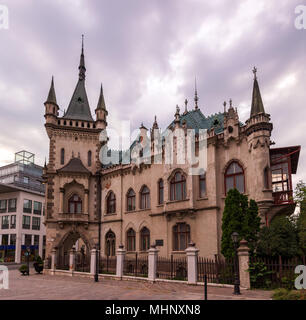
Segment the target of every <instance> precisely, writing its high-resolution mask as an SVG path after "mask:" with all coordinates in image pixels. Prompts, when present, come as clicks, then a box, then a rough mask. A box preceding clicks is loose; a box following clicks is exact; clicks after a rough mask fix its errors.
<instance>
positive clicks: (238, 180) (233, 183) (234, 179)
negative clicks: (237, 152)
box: [224, 161, 245, 193]
mask: <svg viewBox="0 0 306 320" xmlns="http://www.w3.org/2000/svg"><path fill="white" fill-rule="evenodd" d="M224 179H225V192H226V193H227V192H228V191H229V190H230V189H234V188H236V189H237V190H238V191H239V192H241V193H244V192H245V186H244V172H243V169H242V167H241V165H240V164H239V163H238V162H236V161H234V162H232V163H231V164H230V165H229V167H228V168H227V169H226V172H225V176H224Z"/></svg>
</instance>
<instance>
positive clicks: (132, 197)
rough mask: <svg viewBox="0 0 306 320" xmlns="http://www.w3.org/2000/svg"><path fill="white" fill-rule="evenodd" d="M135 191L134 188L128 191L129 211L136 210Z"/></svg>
mask: <svg viewBox="0 0 306 320" xmlns="http://www.w3.org/2000/svg"><path fill="white" fill-rule="evenodd" d="M135 198H136V195H135V192H134V190H133V189H130V190H129V192H128V193H127V196H126V200H127V211H134V210H135V203H136V201H135Z"/></svg>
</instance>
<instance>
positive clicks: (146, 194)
mask: <svg viewBox="0 0 306 320" xmlns="http://www.w3.org/2000/svg"><path fill="white" fill-rule="evenodd" d="M149 208H150V190H149V188H148V187H147V186H143V187H142V189H141V191H140V209H149Z"/></svg>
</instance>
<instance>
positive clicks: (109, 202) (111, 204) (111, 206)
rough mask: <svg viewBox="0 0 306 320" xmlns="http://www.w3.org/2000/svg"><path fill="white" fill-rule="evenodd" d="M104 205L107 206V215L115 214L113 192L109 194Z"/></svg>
mask: <svg viewBox="0 0 306 320" xmlns="http://www.w3.org/2000/svg"><path fill="white" fill-rule="evenodd" d="M106 205H107V210H106V212H107V213H115V212H116V196H115V194H114V192H112V191H111V192H110V193H109V195H108V197H107V200H106Z"/></svg>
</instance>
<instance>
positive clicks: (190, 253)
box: [185, 242, 199, 284]
mask: <svg viewBox="0 0 306 320" xmlns="http://www.w3.org/2000/svg"><path fill="white" fill-rule="evenodd" d="M185 252H186V254H187V275H188V284H197V281H198V252H199V249H197V248H196V247H195V243H193V242H190V243H189V247H188V248H187V249H186V250H185Z"/></svg>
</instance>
